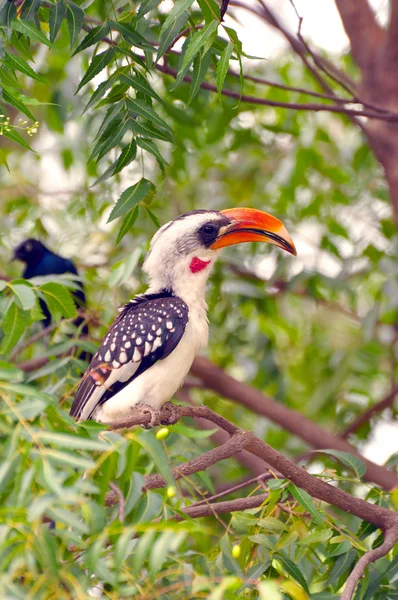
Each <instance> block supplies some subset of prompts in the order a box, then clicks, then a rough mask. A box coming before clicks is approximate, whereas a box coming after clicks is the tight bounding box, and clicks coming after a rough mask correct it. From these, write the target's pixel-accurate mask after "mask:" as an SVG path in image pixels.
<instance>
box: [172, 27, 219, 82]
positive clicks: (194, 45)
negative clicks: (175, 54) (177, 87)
mask: <svg viewBox="0 0 398 600" xmlns="http://www.w3.org/2000/svg"><path fill="white" fill-rule="evenodd" d="M218 26H219V22H218V21H212V23H209V24H208V25H206V26H205V27H204V28H203V29H202V30H201V31H197V32H196V33H194V35H193V36H192V40H191V43H190V44H189V46H188V48H187V51H186V54H185V56H184V60H183V61H182V66H181V70H183V69H184V68H185V67H186V66H187V65H189V64H190V63H191V61H192V60H193V59H194V58H195V56H196V55H197V53H198V52H199V50H200V49H201V48H202V47H203V46H204V45H205V43H206V42H207V40H208V39H209V38H210V36H211V35H212V34H213V33H215V32H216V31H217V28H218Z"/></svg>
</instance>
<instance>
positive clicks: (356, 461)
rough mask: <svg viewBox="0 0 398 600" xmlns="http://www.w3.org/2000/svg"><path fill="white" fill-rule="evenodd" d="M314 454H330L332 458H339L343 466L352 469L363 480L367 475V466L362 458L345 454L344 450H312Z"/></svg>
mask: <svg viewBox="0 0 398 600" xmlns="http://www.w3.org/2000/svg"><path fill="white" fill-rule="evenodd" d="M312 452H318V453H321V454H329V455H330V456H334V458H337V460H339V461H340V462H341V463H343V465H345V466H346V467H348V468H349V469H351V471H353V472H354V473H355V475H356V476H357V477H358V479H361V477H363V476H364V475H365V473H366V465H365V464H364V463H363V462H362V460H361V459H360V458H358V457H357V456H354V455H353V454H350V453H349V452H343V451H342V450H333V448H332V449H330V448H327V449H325V450H324V449H322V450H312Z"/></svg>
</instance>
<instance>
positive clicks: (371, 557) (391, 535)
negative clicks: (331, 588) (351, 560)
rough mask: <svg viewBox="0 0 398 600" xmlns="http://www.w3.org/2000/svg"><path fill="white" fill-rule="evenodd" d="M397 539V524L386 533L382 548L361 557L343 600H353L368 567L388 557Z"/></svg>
mask: <svg viewBox="0 0 398 600" xmlns="http://www.w3.org/2000/svg"><path fill="white" fill-rule="evenodd" d="M397 539H398V524H395V525H393V526H391V527H390V528H388V529H387V530H386V531H385V535H384V541H383V543H382V544H381V546H379V547H378V548H375V549H374V550H369V552H366V553H365V554H364V555H363V556H361V558H360V559H359V561H358V562H357V564H356V565H355V567H354V568H353V570H352V571H351V573H350V575H349V576H348V579H347V581H346V584H345V588H344V591H343V594H342V596H341V600H351V599H352V598H353V597H354V594H355V588H356V587H357V585H358V582H359V580H360V579H362V577H363V575H364V573H365V569H366V567H367V566H368V565H370V563H372V562H376V560H379V558H382V557H383V556H386V555H387V554H388V553H389V552H390V551H391V550H392V549H393V547H394V545H395V542H396V541H397Z"/></svg>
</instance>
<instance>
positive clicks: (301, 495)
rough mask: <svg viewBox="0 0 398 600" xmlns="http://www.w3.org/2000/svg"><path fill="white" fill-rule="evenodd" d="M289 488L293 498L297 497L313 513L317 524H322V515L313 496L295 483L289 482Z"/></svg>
mask: <svg viewBox="0 0 398 600" xmlns="http://www.w3.org/2000/svg"><path fill="white" fill-rule="evenodd" d="M287 489H288V490H289V492H290V493H291V495H292V496H293V498H295V499H296V500H297V502H299V503H300V504H301V506H303V507H304V508H305V510H306V511H307V512H309V513H310V515H312V517H313V518H314V522H315V523H316V525H322V523H323V519H322V515H321V513H320V512H319V510H318V509H317V507H316V506H315V504H314V502H313V500H312V498H311V496H310V495H309V494H308V493H307V492H306V491H305V490H302V489H301V488H299V487H296V486H295V485H293V483H289V485H288V486H287Z"/></svg>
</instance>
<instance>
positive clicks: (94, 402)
mask: <svg viewBox="0 0 398 600" xmlns="http://www.w3.org/2000/svg"><path fill="white" fill-rule="evenodd" d="M252 241H262V242H269V243H271V244H275V245H276V246H279V247H280V248H283V249H284V250H286V251H287V252H290V254H296V249H295V247H294V244H293V242H292V240H291V238H290V236H289V234H288V232H287V231H286V229H285V227H284V225H283V224H282V223H281V221H279V220H278V219H276V218H275V217H273V216H271V215H269V214H267V213H264V212H262V211H259V210H254V209H250V208H233V209H230V210H224V211H221V212H218V211H215V210H197V211H193V212H189V213H185V214H183V215H181V216H179V217H177V219H174V221H171V222H170V223H167V224H166V225H163V227H161V228H160V229H159V231H158V232H157V233H156V234H155V236H154V237H153V239H152V242H151V247H150V250H149V253H148V255H147V257H146V259H145V263H144V268H143V270H144V272H145V273H146V274H147V275H148V278H149V288H148V290H147V292H146V293H145V294H143V295H141V296H136V297H135V298H134V299H133V300H131V301H130V302H129V303H128V304H126V305H125V306H123V307H122V308H121V309H120V314H119V315H118V317H117V318H116V319H115V321H114V322H113V324H112V325H111V327H110V329H109V331H108V333H107V334H106V336H105V337H104V339H103V340H102V344H101V346H100V348H99V350H98V352H97V353H96V354H95V355H94V358H93V360H92V361H91V363H90V366H89V367H88V370H87V371H86V373H85V375H84V376H83V379H82V381H81V383H80V387H79V389H78V391H77V393H76V396H75V399H74V401H73V404H72V408H71V415H72V416H73V417H75V418H76V419H77V420H79V421H81V420H86V419H93V420H95V421H99V422H103V423H106V422H109V421H117V420H120V419H125V418H128V417H129V416H130V415H131V413H132V411H133V410H134V407H135V406H138V405H140V406H141V407H142V408H143V410H144V412H149V413H150V414H151V415H152V416H151V421H150V424H151V425H155V424H157V423H158V422H159V409H160V408H161V406H162V405H163V404H165V403H166V402H167V401H168V400H170V398H171V397H172V396H173V394H174V393H175V391H176V390H177V389H178V387H179V386H180V385H181V384H182V382H183V380H184V377H185V376H186V375H187V373H188V371H189V369H190V368H191V365H192V362H193V360H194V358H195V356H196V355H197V354H198V352H199V350H200V348H201V347H203V346H206V345H207V341H208V320H207V305H206V299H205V288H206V282H207V280H208V278H209V275H210V273H211V270H212V266H213V264H214V262H215V261H216V259H217V258H218V256H219V255H220V250H221V248H223V247H224V246H230V245H232V244H239V243H241V242H252Z"/></svg>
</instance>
